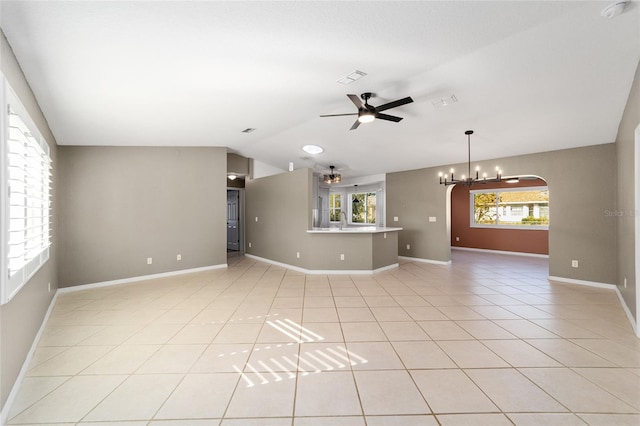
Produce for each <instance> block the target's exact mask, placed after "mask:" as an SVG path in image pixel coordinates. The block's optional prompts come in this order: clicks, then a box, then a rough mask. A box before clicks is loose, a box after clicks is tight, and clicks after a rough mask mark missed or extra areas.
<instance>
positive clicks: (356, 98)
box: [347, 95, 364, 109]
mask: <svg viewBox="0 0 640 426" xmlns="http://www.w3.org/2000/svg"><path fill="white" fill-rule="evenodd" d="M347 97H348V98H349V99H351V102H353V104H354V105H355V106H356V107H357V108H358V109H362V108H364V102H362V99H360V97H359V96H358V95H347Z"/></svg>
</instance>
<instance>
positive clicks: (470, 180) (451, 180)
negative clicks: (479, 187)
mask: <svg viewBox="0 0 640 426" xmlns="http://www.w3.org/2000/svg"><path fill="white" fill-rule="evenodd" d="M464 134H465V135H467V153H468V162H467V167H468V170H469V175H468V177H467V176H465V175H462V177H461V178H460V179H456V178H455V176H454V174H453V172H454V170H453V169H451V170H450V171H449V172H450V173H451V175H446V174H444V173H442V172H440V173H438V177H439V178H440V184H441V185H445V186H448V185H455V184H462V185H464V186H471V185H473V184H475V183H489V182H502V170H500V168H499V167H496V177H495V178H487V174H486V173H483V174H482V177H480V176H479V174H480V166H477V167H476V177H475V178H474V177H472V175H471V135H472V134H473V130H467V131H466V132H464Z"/></svg>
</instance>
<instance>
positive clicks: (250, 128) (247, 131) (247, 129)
mask: <svg viewBox="0 0 640 426" xmlns="http://www.w3.org/2000/svg"><path fill="white" fill-rule="evenodd" d="M255 130H256V129H254V128H253V127H247V128H246V129H244V130H243V131H242V133H251V132H253V131H255Z"/></svg>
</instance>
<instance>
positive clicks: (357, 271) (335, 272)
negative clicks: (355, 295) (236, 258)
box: [244, 253, 400, 275]
mask: <svg viewBox="0 0 640 426" xmlns="http://www.w3.org/2000/svg"><path fill="white" fill-rule="evenodd" d="M244 255H245V256H246V257H248V258H251V259H255V260H258V261H260V262H264V263H269V264H270V265H275V266H280V267H283V268H287V269H291V270H292V271H296V272H301V273H303V274H307V275H371V274H375V273H378V272H383V271H387V270H389V269H393V268H397V267H398V266H400V265H399V264H397V263H393V264H391V265H387V266H383V267H382V268H377V269H350V270H346V269H345V270H343V269H305V268H301V267H299V266H294V265H289V264H287V263H282V262H277V261H275V260H271V259H267V258H264V257H260V256H255V255H253V254H247V253H245V254H244Z"/></svg>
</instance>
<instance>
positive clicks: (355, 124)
mask: <svg viewBox="0 0 640 426" xmlns="http://www.w3.org/2000/svg"><path fill="white" fill-rule="evenodd" d="M359 125H360V120H356V122H355V123H353V126H351V128H350V129H349V130H355V129H357V128H358V126H359Z"/></svg>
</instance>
